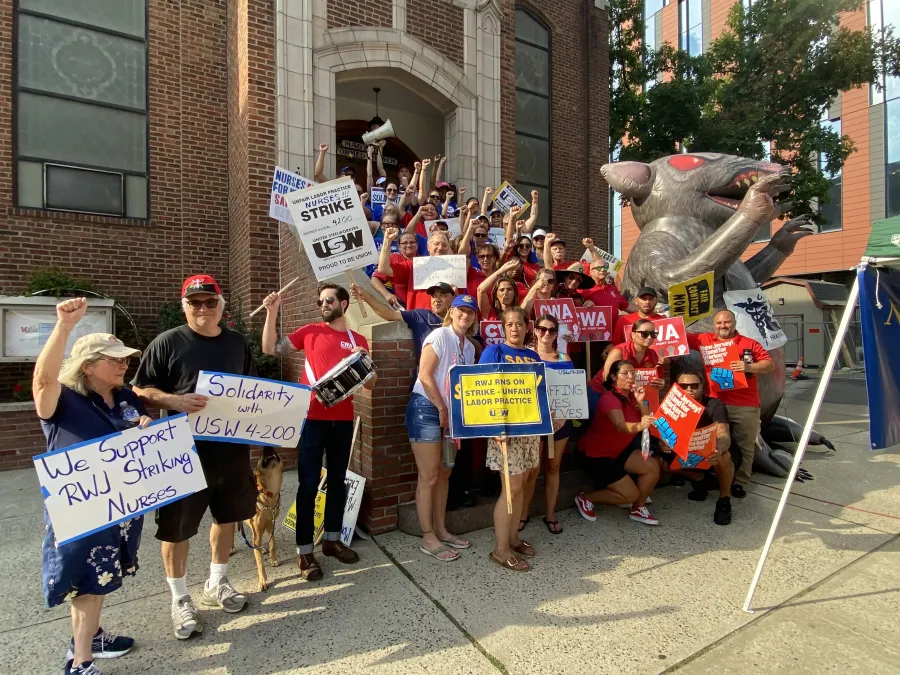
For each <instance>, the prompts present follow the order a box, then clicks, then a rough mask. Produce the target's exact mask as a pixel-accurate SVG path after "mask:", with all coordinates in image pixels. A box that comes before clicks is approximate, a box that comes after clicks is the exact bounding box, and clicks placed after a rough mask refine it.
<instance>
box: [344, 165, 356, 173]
mask: <svg viewBox="0 0 900 675" xmlns="http://www.w3.org/2000/svg"><path fill="white" fill-rule="evenodd" d="M345 173H352V174H353V175H356V169H354V168H353V167H352V166H344V167H341V175H343V174H345Z"/></svg>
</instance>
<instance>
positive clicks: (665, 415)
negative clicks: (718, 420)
mask: <svg viewBox="0 0 900 675" xmlns="http://www.w3.org/2000/svg"><path fill="white" fill-rule="evenodd" d="M704 410H705V408H704V406H703V404H702V403H699V402H698V401H696V400H695V399H694V398H693V397H691V396H689V395H688V394H686V393H685V392H684V389H682V388H681V387H679V386H678V385H677V384H673V385H672V388H671V389H669V393H668V394H666V397H665V398H664V399H663V402H662V403H660V405H659V410H657V413H656V414H657V417H656V419H655V420H654V421H653V425H654V427H655V428H656V432H657V434H658V435H659V437H660V438H661V439H662V440H663V441H664V442H665V443H666V445H668V446H669V447H670V448H672V452H674V453H675V454H676V455H678V456H679V457H682V458H686V457H687V456H688V449H689V448H690V446H691V435H692V434H693V433H694V429H696V428H697V423H698V422H699V421H700V417H701V416H702V415H703V411H704Z"/></svg>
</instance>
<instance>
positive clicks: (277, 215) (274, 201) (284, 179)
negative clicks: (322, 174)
mask: <svg viewBox="0 0 900 675" xmlns="http://www.w3.org/2000/svg"><path fill="white" fill-rule="evenodd" d="M310 185H315V182H314V181H311V180H309V179H307V178H304V177H303V176H300V175H298V174H296V173H293V172H291V171H288V170H287V169H282V168H281V167H280V166H276V167H275V175H274V176H273V177H272V196H271V199H270V201H269V218H274V219H275V220H280V221H281V222H282V223H287V224H288V225H293V224H294V219H293V218H292V217H291V210H290V209H289V208H288V203H287V199H286V198H285V196H286V195H287V194H288V193H289V192H294V191H295V190H302V189H303V188H308V187H309V186H310Z"/></svg>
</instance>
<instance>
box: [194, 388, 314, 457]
mask: <svg viewBox="0 0 900 675" xmlns="http://www.w3.org/2000/svg"><path fill="white" fill-rule="evenodd" d="M195 393H197V394H202V395H204V396H206V397H207V401H206V407H205V408H203V410H200V411H198V412H195V413H191V414H190V415H189V416H188V419H189V420H190V423H191V431H192V432H193V434H194V438H196V439H197V440H203V441H224V442H226V443H248V444H250V445H272V446H276V447H281V448H294V447H296V446H297V441H298V440H299V439H300V434H301V433H302V431H303V422H304V421H305V420H306V413H307V411H308V409H309V398H310V395H311V394H312V389H311V388H310V387H308V386H307V385H305V384H293V383H291V382H281V381H277V380H266V379H263V378H261V377H250V376H247V375H231V374H228V373H216V372H210V371H206V370H201V371H200V375H199V376H198V377H197V388H196V390H195Z"/></svg>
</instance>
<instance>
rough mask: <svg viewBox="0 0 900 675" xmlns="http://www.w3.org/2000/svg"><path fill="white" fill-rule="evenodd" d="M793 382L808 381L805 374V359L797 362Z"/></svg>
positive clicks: (792, 374)
mask: <svg viewBox="0 0 900 675" xmlns="http://www.w3.org/2000/svg"><path fill="white" fill-rule="evenodd" d="M791 379H792V380H808V379H809V378H808V377H807V376H806V375H804V374H803V357H802V356H801V357H800V359H799V360H798V361H797V367H796V368H794V372H793V373H791Z"/></svg>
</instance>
